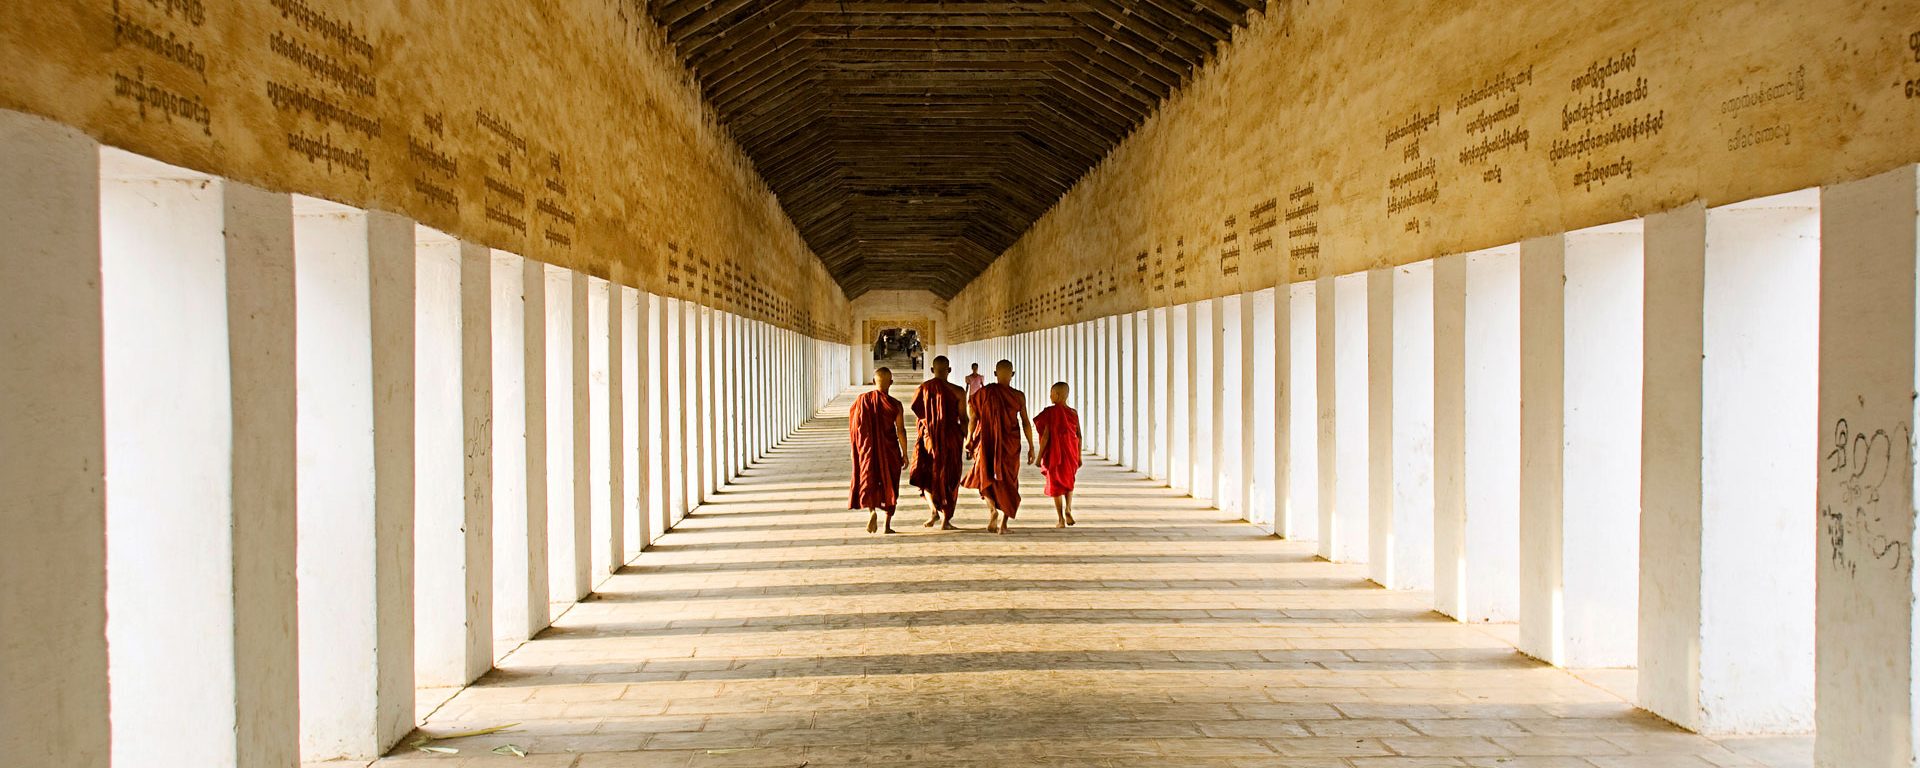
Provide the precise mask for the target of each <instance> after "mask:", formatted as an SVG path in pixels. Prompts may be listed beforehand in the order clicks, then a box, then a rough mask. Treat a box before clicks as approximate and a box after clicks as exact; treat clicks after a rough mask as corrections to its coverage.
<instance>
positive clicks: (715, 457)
mask: <svg viewBox="0 0 1920 768" xmlns="http://www.w3.org/2000/svg"><path fill="white" fill-rule="evenodd" d="M719 314H720V313H719V311H718V310H715V309H713V308H712V307H701V308H700V315H699V320H698V322H699V323H700V326H699V331H698V333H699V334H700V344H699V347H698V349H697V351H696V352H695V355H696V356H695V358H694V360H695V367H694V370H695V372H696V375H698V377H699V384H698V387H699V392H700V415H699V421H698V422H697V429H698V430H699V433H700V437H699V440H700V474H699V478H700V499H701V501H703V502H704V501H705V500H707V499H710V498H713V493H714V491H717V490H719V489H720V482H721V480H722V477H721V469H720V428H719V422H720V416H719V414H720V413H721V411H722V408H723V406H724V404H723V403H721V402H720V399H719V398H718V397H717V394H718V392H719V385H720V371H719V369H718V366H716V365H715V363H716V362H717V361H718V359H719V356H718V354H716V353H717V352H718V351H719V346H720V345H719V341H720V339H719V322H718V320H719V318H718V315H719ZM802 370H804V369H802ZM801 381H805V379H804V378H802V379H801Z"/></svg>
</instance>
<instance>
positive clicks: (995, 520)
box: [960, 360, 1033, 535]
mask: <svg viewBox="0 0 1920 768" xmlns="http://www.w3.org/2000/svg"><path fill="white" fill-rule="evenodd" d="M993 378H994V380H995V381H994V383H992V384H988V385H986V386H984V387H981V388H980V391H979V392H975V393H974V394H973V397H971V398H969V399H968V400H967V405H968V407H970V408H972V410H973V426H972V428H971V429H969V430H968V431H967V457H968V458H973V459H974V463H973V471H972V472H969V473H967V478H966V479H965V480H962V481H960V484H961V485H964V486H966V487H968V488H976V489H979V491H980V498H983V499H986V500H987V506H988V508H989V511H988V514H987V532H988V533H999V534H1002V535H1005V534H1007V533H1011V532H1012V528H1013V516H1014V515H1015V514H1016V513H1018V512H1019V511H1020V435H1021V433H1022V432H1024V433H1025V434H1026V436H1027V445H1029V446H1031V445H1033V420H1032V419H1031V418H1028V416H1027V396H1026V395H1025V394H1023V393H1021V392H1020V390H1017V389H1014V388H1013V385H1012V382H1013V363H1012V362H1011V361H1008V360H1001V361H1000V362H998V363H995V364H994V366H993ZM976 457H977V458H976ZM1027 461H1028V462H1029V463H1031V462H1032V461H1033V449H1032V448H1031V447H1029V448H1028V449H1027Z"/></svg>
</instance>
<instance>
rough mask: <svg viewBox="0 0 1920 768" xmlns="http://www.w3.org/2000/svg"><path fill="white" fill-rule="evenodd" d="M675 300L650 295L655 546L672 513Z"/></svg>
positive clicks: (650, 512) (651, 531)
mask: <svg viewBox="0 0 1920 768" xmlns="http://www.w3.org/2000/svg"><path fill="white" fill-rule="evenodd" d="M672 306H673V299H670V298H667V297H666V296H660V295H656V294H649V295H648V296H647V297H646V313H647V355H646V357H645V358H643V359H644V360H645V365H646V367H647V385H648V388H649V389H650V390H651V392H649V396H648V398H647V445H648V447H649V450H650V453H649V454H648V459H647V474H648V482H647V494H648V495H647V500H648V501H647V513H646V514H647V533H648V535H649V537H650V538H646V539H642V540H641V543H642V544H643V545H644V544H652V543H653V540H654V539H658V538H660V535H661V534H663V533H666V531H667V521H668V520H669V519H671V518H670V517H669V516H670V515H671V510H672V509H673V498H674V496H673V466H674V465H673V442H674V428H673V425H674V423H675V422H674V416H673V413H674V412H673V389H674V383H673V357H674V355H673V352H674V349H675V347H676V345H675V344H674V343H673V334H672V331H671V326H672V324H673V311H672Z"/></svg>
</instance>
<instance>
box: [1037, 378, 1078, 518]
mask: <svg viewBox="0 0 1920 768" xmlns="http://www.w3.org/2000/svg"><path fill="white" fill-rule="evenodd" d="M1047 399H1049V400H1052V401H1053V405H1049V406H1047V408H1046V410H1043V411H1041V412H1040V415H1038V416H1035V417H1033V427H1034V429H1037V430H1039V431H1040V450H1039V453H1040V458H1039V460H1038V461H1036V462H1034V463H1036V464H1039V465H1040V472H1041V473H1042V474H1045V475H1046V477H1047V482H1046V486H1045V487H1044V488H1043V489H1042V490H1043V491H1044V492H1045V493H1046V494H1047V495H1048V496H1050V497H1052V498H1053V512H1054V514H1056V515H1059V517H1060V520H1059V522H1056V523H1054V524H1053V527H1055V528H1065V527H1067V526H1069V525H1073V478H1074V476H1075V475H1077V474H1079V473H1080V414H1079V413H1078V412H1076V411H1074V410H1073V409H1072V408H1068V407H1067V383H1066V382H1064V381H1059V382H1054V385H1053V388H1052V389H1049V390H1048V391H1047Z"/></svg>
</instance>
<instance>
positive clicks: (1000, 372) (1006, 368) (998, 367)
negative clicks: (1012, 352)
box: [993, 360, 1013, 384]
mask: <svg viewBox="0 0 1920 768" xmlns="http://www.w3.org/2000/svg"><path fill="white" fill-rule="evenodd" d="M993 378H994V380H996V381H998V382H1000V383H1002V384H1005V383H1007V382H1009V381H1013V361H1012V360H1002V361H1000V362H997V363H994V364H993Z"/></svg>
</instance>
